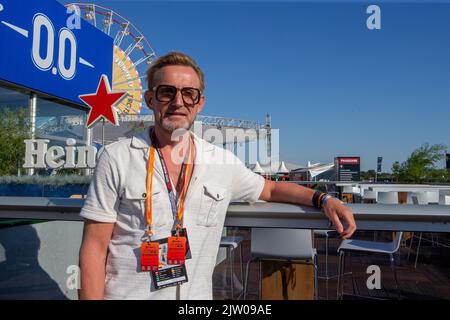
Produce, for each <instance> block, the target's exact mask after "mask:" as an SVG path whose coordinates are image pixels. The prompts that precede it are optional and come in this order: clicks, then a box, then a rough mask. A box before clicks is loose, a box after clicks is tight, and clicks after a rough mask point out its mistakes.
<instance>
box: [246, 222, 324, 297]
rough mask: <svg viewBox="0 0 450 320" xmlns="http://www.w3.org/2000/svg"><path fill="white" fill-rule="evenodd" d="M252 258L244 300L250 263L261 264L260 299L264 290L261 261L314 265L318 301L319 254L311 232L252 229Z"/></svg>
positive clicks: (315, 292)
mask: <svg viewBox="0 0 450 320" xmlns="http://www.w3.org/2000/svg"><path fill="white" fill-rule="evenodd" d="M250 246H251V258H250V260H249V261H248V262H247V268H246V272H245V286H244V300H245V299H246V297H247V288H248V278H249V269H250V263H251V262H253V261H257V262H259V298H260V299H261V289H262V266H261V261H263V260H265V261H289V262H292V263H299V264H306V265H312V266H313V268H314V297H315V299H316V300H317V299H318V297H319V295H318V292H319V288H318V284H317V252H316V249H314V248H313V244H312V232H311V230H301V229H276V228H252V231H251V243H250Z"/></svg>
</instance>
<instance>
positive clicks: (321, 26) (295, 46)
mask: <svg viewBox="0 0 450 320" xmlns="http://www.w3.org/2000/svg"><path fill="white" fill-rule="evenodd" d="M61 2H62V3H70V2H71V1H66V0H64V1H63V0H61ZM91 2H94V3H96V4H99V5H103V6H106V7H108V8H110V9H112V10H114V11H116V12H118V13H119V14H121V15H122V16H124V17H125V18H127V19H128V20H130V21H131V22H132V23H133V24H134V25H135V26H136V27H137V28H139V29H140V31H141V32H142V33H143V34H144V35H145V36H146V37H147V39H148V40H149V42H150V44H151V45H152V47H153V48H154V50H155V51H156V53H157V55H163V54H165V53H167V52H169V51H172V50H177V51H184V52H186V53H188V54H189V55H191V56H193V57H194V58H195V59H196V60H197V62H198V63H199V64H200V66H201V67H202V68H203V70H204V72H205V74H206V85H207V88H206V98H207V103H206V106H205V109H204V111H203V114H204V115H213V116H224V117H232V118H242V119H246V120H256V121H258V122H261V123H262V122H264V119H265V115H266V114H267V113H270V114H271V115H272V125H273V127H274V128H278V129H280V140H281V144H280V157H281V159H282V160H285V161H288V162H293V163H297V164H302V165H303V164H305V163H306V162H307V161H308V160H311V161H312V162H322V163H327V162H331V161H332V160H333V158H334V157H335V156H350V155H356V156H361V158H362V159H361V162H362V169H363V170H367V169H375V168H376V159H377V156H382V157H383V159H384V160H383V171H389V170H390V168H391V165H392V162H393V161H395V160H398V161H404V160H405V159H406V158H407V156H408V155H409V154H410V153H411V152H412V151H413V150H414V149H415V148H417V147H419V146H420V145H421V144H422V143H425V142H428V143H430V144H435V143H443V144H445V145H447V146H448V147H449V148H450V130H449V125H448V123H449V122H450V3H449V2H447V1H434V2H430V1H414V2H406V1H389V2H366V1H364V2H363V1H346V2H340V1H330V2H303V1H283V2H280V1H195V2H192V1H178V2H175V1H146V0H141V1H130V0H114V1H112V0H110V1H91ZM370 4H378V5H379V6H380V8H381V30H369V29H368V28H367V27H366V20H367V18H368V17H369V14H367V13H366V8H367V7H368V5H370Z"/></svg>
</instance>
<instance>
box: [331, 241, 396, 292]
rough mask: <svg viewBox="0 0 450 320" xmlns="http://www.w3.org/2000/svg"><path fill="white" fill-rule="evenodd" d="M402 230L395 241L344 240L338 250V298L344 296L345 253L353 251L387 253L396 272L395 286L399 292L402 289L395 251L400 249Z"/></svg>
mask: <svg viewBox="0 0 450 320" xmlns="http://www.w3.org/2000/svg"><path fill="white" fill-rule="evenodd" d="M402 235H403V233H402V232H397V234H396V236H395V239H394V241H392V242H378V241H367V240H343V241H342V243H341V245H340V246H339V248H338V250H337V252H338V253H339V266H338V268H339V277H338V285H337V299H338V300H339V299H342V298H343V296H344V280H343V275H344V269H345V254H346V253H348V254H349V255H350V253H351V252H366V253H375V254H386V255H388V256H389V258H390V264H391V269H392V271H393V273H394V280H395V286H396V289H397V292H398V294H400V289H399V287H398V281H397V272H396V269H395V261H394V253H395V252H397V251H398V250H399V249H400V243H401V240H402Z"/></svg>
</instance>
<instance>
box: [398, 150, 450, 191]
mask: <svg viewBox="0 0 450 320" xmlns="http://www.w3.org/2000/svg"><path fill="white" fill-rule="evenodd" d="M445 150H446V146H445V145H442V144H435V145H432V146H430V145H429V144H428V143H426V144H424V145H422V146H421V147H419V148H418V149H416V150H414V152H413V153H411V155H410V156H409V158H408V159H407V160H406V161H405V162H403V163H402V164H401V165H399V164H398V162H397V163H394V165H393V166H392V172H393V174H394V176H396V178H397V179H398V182H402V183H426V182H446V181H447V180H448V171H447V170H446V169H439V168H437V167H436V165H437V163H438V162H439V161H441V160H443V159H445Z"/></svg>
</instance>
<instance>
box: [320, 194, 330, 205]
mask: <svg viewBox="0 0 450 320" xmlns="http://www.w3.org/2000/svg"><path fill="white" fill-rule="evenodd" d="M331 198H333V196H330V195H329V194H327V195H326V196H325V197H323V199H322V202H321V203H320V207H321V208H323V207H324V206H325V205H326V204H327V202H328V200H330V199H331Z"/></svg>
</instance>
